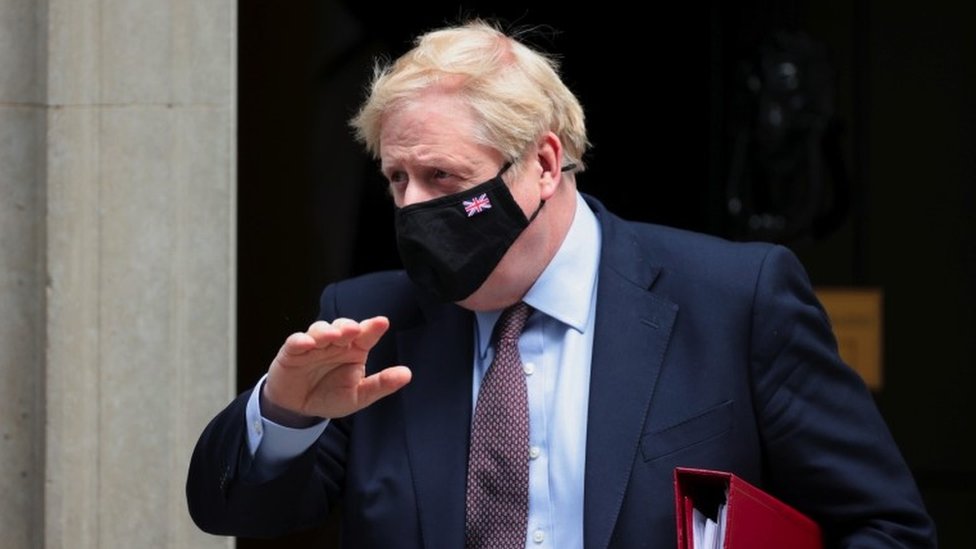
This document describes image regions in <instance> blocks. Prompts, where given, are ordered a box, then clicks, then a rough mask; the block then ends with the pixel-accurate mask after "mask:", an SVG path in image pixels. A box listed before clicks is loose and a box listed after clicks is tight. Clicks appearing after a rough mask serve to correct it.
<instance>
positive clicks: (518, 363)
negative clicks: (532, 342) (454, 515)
mask: <svg viewBox="0 0 976 549" xmlns="http://www.w3.org/2000/svg"><path fill="white" fill-rule="evenodd" d="M531 311H532V309H531V307H529V306H528V305H526V304H525V303H522V302H519V303H516V304H515V305H512V306H511V307H509V308H508V309H505V312H503V313H502V316H501V318H500V319H498V324H497V325H496V326H495V335H494V345H495V359H494V360H492V362H491V366H490V367H489V368H488V372H487V373H485V377H484V379H483V380H482V382H481V389H480V390H479V391H478V402H477V404H476V405H475V411H474V421H473V422H472V423H471V446H470V448H469V450H468V489H467V497H466V501H465V505H466V517H465V543H464V545H465V547H466V548H467V549H483V548H484V549H488V548H490V549H524V548H525V531H526V528H527V525H528V520H529V404H528V396H527V393H526V389H525V377H524V375H523V373H522V359H521V357H520V356H519V350H518V339H519V335H520V334H521V333H522V328H523V327H524V326H525V321H526V319H528V318H529V313H530V312H531Z"/></svg>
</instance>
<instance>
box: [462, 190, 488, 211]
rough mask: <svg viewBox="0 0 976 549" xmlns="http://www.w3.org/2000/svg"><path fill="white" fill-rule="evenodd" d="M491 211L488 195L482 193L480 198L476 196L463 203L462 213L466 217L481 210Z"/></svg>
mask: <svg viewBox="0 0 976 549" xmlns="http://www.w3.org/2000/svg"><path fill="white" fill-rule="evenodd" d="M490 209H491V200H489V199H488V195H487V194H485V193H482V194H481V196H476V197H474V198H472V199H471V200H465V201H464V211H465V213H467V214H468V217H471V216H472V215H474V214H476V213H481V212H482V211H483V210H490Z"/></svg>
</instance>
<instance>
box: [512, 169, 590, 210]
mask: <svg viewBox="0 0 976 549" xmlns="http://www.w3.org/2000/svg"><path fill="white" fill-rule="evenodd" d="M507 169H508V164H506V165H505V168H503V169H502V171H504V170H507ZM575 169H576V164H566V165H565V166H563V167H562V168H560V170H559V171H561V172H568V171H572V170H575ZM499 175H501V174H499ZM545 205H546V201H545V200H542V199H539V207H538V208H536V209H535V212H533V213H532V216H531V217H529V223H532V220H533V219H535V218H536V216H537V215H539V212H541V211H542V207H543V206H545Z"/></svg>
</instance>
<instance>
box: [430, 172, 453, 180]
mask: <svg viewBox="0 0 976 549" xmlns="http://www.w3.org/2000/svg"><path fill="white" fill-rule="evenodd" d="M431 176H432V177H433V178H434V179H447V178H448V177H451V174H449V173H447V172H445V171H444V170H434V172H433V173H432V174H431Z"/></svg>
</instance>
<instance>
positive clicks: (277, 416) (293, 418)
mask: <svg viewBox="0 0 976 549" xmlns="http://www.w3.org/2000/svg"><path fill="white" fill-rule="evenodd" d="M266 384H267V382H265V384H262V386H261V388H260V391H261V395H260V398H261V401H260V402H261V416H262V417H264V419H267V420H268V421H273V422H275V423H277V424H278V425H281V426H282V427H288V428H291V429H305V428H307V427H311V426H313V425H315V424H316V423H319V422H321V421H322V418H320V417H317V416H307V415H305V414H301V413H298V412H294V411H292V410H289V409H288V408H285V407H283V406H278V405H277V404H275V403H274V402H271V399H269V398H268V396H267V394H265V391H264V388H265V385H266Z"/></svg>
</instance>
